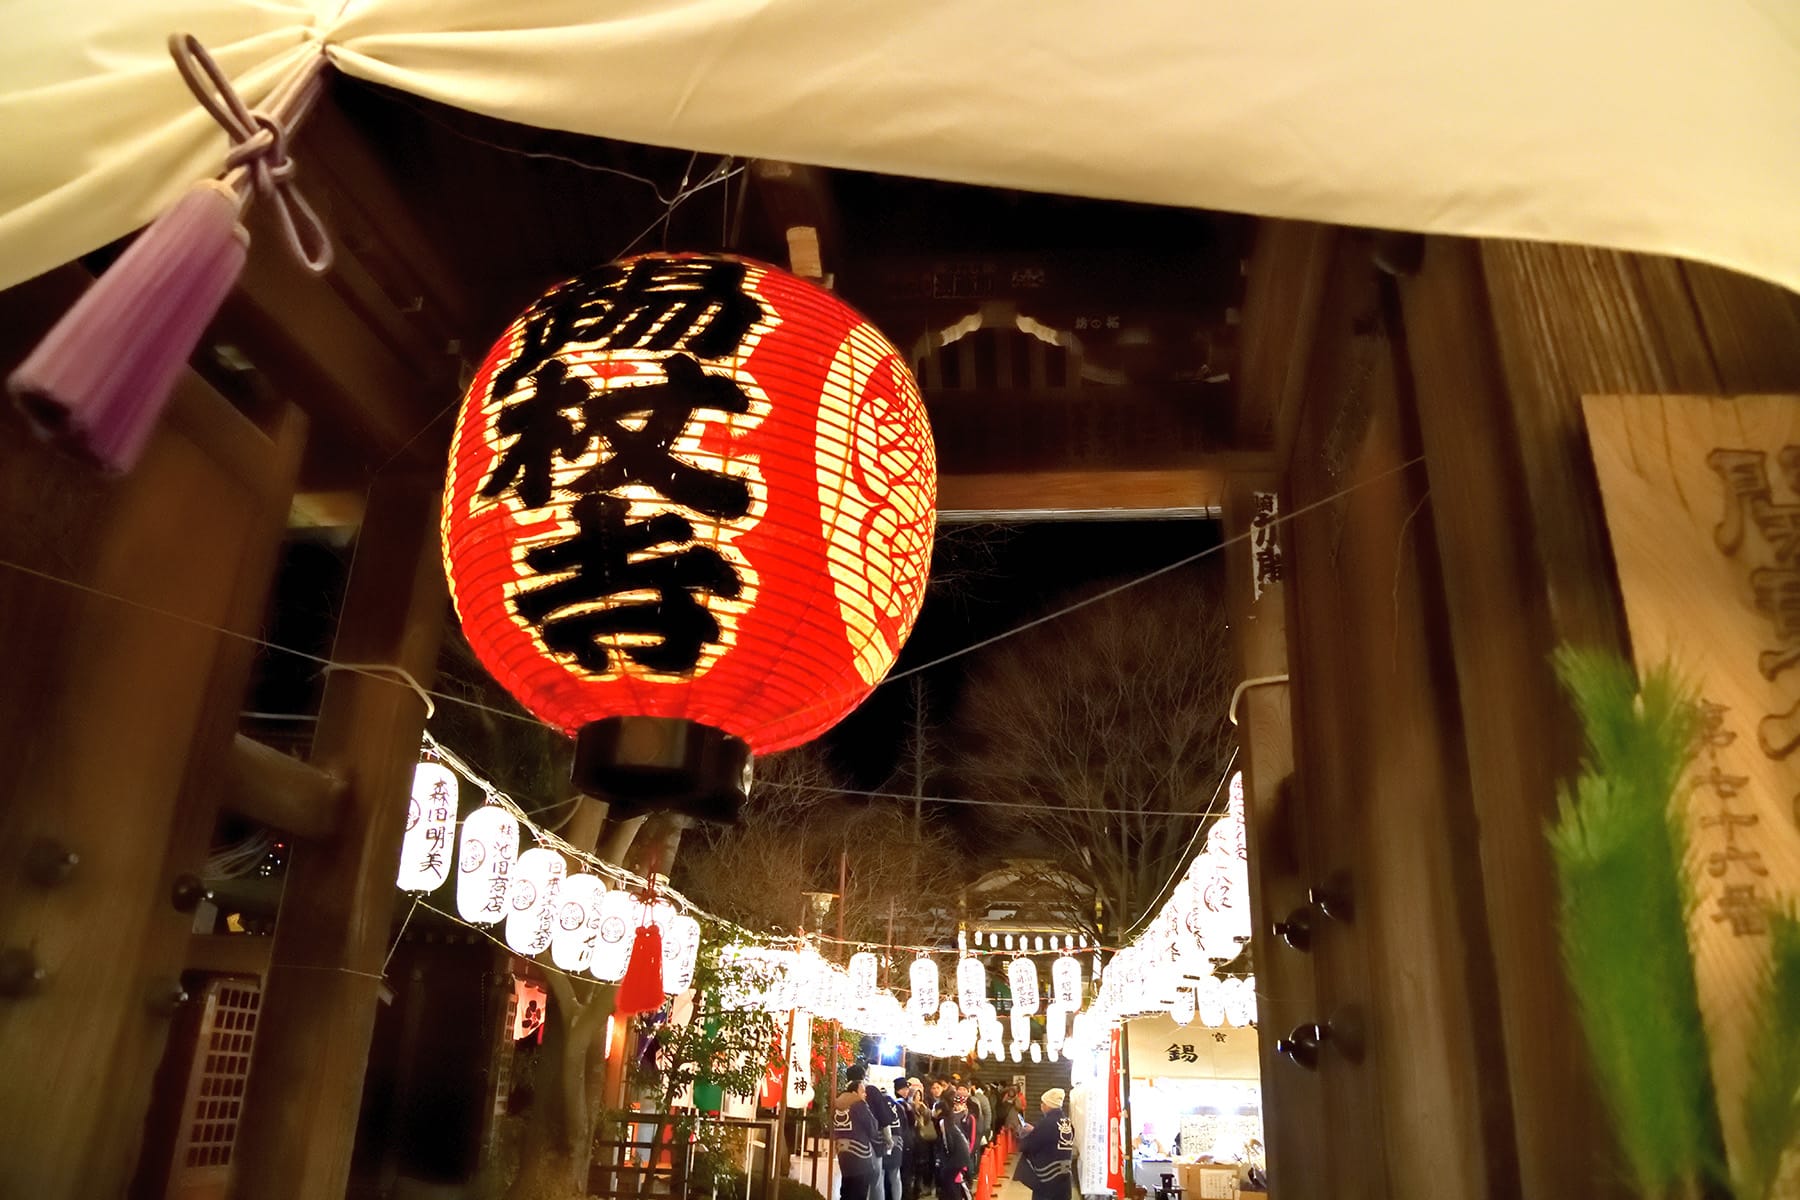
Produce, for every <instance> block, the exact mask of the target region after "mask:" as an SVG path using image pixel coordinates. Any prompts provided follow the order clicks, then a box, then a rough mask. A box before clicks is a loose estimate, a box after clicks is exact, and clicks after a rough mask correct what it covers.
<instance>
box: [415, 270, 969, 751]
mask: <svg viewBox="0 0 1800 1200" xmlns="http://www.w3.org/2000/svg"><path fill="white" fill-rule="evenodd" d="M450 453H451V458H450V471H449V477H448V479H447V481H446V488H445V504H444V519H443V537H444V564H445V570H446V573H447V575H448V577H449V581H450V590H451V595H452V597H453V598H454V599H455V602H456V609H457V613H458V614H459V616H460V617H461V619H462V623H463V628H464V631H465V632H466V633H467V635H468V638H469V643H470V645H472V646H473V647H474V649H475V652H476V654H477V655H478V656H479V657H480V659H481V661H482V663H483V664H484V665H485V666H486V667H487V669H488V670H489V671H490V672H491V673H492V674H493V676H494V678H495V679H497V680H498V681H499V682H500V683H501V684H502V685H503V686H505V687H506V688H507V690H508V691H510V692H511V693H512V694H513V695H514V696H516V697H517V698H518V699H519V700H520V702H521V703H523V704H524V705H525V706H526V707H527V708H529V709H531V711H532V712H534V713H536V714H537V715H538V716H539V717H541V718H542V719H543V720H544V721H546V722H548V723H550V724H552V725H555V726H557V727H559V728H561V729H564V730H566V731H568V732H570V733H573V732H575V731H576V730H578V729H579V728H580V727H581V726H583V725H585V724H587V723H589V722H592V721H597V720H601V719H604V718H607V717H618V716H648V717H673V718H686V719H688V720H692V721H697V722H699V723H701V724H703V725H708V726H711V727H713V728H715V729H719V730H723V731H724V732H726V733H728V734H732V735H734V736H736V737H738V738H741V739H743V740H744V741H745V742H747V743H748V744H749V746H750V748H751V750H752V751H753V752H755V753H758V754H763V753H768V752H770V751H774V750H781V749H783V748H785V747H788V746H793V745H796V744H798V743H800V742H804V741H806V740H808V739H810V738H812V737H814V736H816V735H817V734H819V733H821V732H823V731H824V730H826V729H828V728H829V727H830V726H832V725H833V724H835V723H836V722H837V720H838V719H839V718H840V717H842V716H843V715H844V714H845V713H847V712H848V711H850V710H851V709H852V708H854V707H855V706H856V705H857V704H858V703H859V702H861V700H862V699H863V697H864V696H866V695H867V694H868V693H869V691H870V690H871V689H872V688H873V687H874V686H875V684H876V683H878V682H879V681H880V680H881V678H882V677H883V676H884V675H885V674H886V673H887V671H888V669H889V668H890V667H891V666H892V665H893V662H894V658H895V656H896V655H898V653H899V651H900V647H901V645H902V644H903V643H904V642H905V640H906V637H907V635H908V634H909V633H910V632H911V630H912V625H913V621H914V619H915V618H916V617H917V616H918V613H919V607H920V605H921V604H922V603H923V601H924V596H925V582H926V573H927V570H928V568H929V566H930V560H931V544H932V533H933V528H934V525H935V516H936V513H935V510H936V492H937V466H936V453H935V450H934V448H933V445H932V441H931V429H930V426H929V424H928V423H927V421H926V417H925V408H924V405H923V403H922V401H921V399H920V396H919V389H918V385H917V384H916V383H915V382H914V380H913V378H912V375H911V373H910V371H909V370H908V369H907V364H906V362H905V360H904V358H903V356H902V355H901V354H900V353H899V352H898V351H897V350H895V349H894V347H893V346H892V345H890V344H889V343H888V342H887V341H886V340H885V339H884V338H883V337H882V336H881V334H880V333H879V332H877V331H876V330H875V328H874V327H873V326H871V325H870V324H869V323H868V322H867V321H866V320H865V319H864V318H863V317H862V316H860V315H859V314H858V313H856V312H855V311H854V310H852V309H851V308H849V307H848V306H847V305H845V304H844V303H843V302H842V301H840V300H838V299H837V297H835V296H833V295H832V294H831V293H829V292H827V291H825V290H824V289H822V288H819V287H817V286H815V285H813V284H811V283H807V282H806V281H804V280H801V279H798V278H796V277H794V276H792V275H789V274H788V273H786V272H784V271H781V270H778V269H777V268H774V267H770V266H766V265H763V264H761V263H754V262H749V261H746V260H743V259H737V258H728V257H723V256H714V255H671V254H651V255H644V256H640V257H638V258H633V259H627V260H625V261H624V262H621V263H615V264H613V265H611V266H608V267H603V268H600V269H598V270H596V271H592V272H589V273H588V274H586V275H583V276H581V277H579V278H577V279H573V280H570V281H569V282H567V283H564V284H562V285H560V286H559V287H557V288H555V289H552V290H551V291H550V292H549V293H548V294H546V295H545V296H544V297H543V298H541V299H540V300H539V301H538V302H537V303H536V304H534V305H533V306H532V308H531V309H530V310H529V311H528V312H526V314H525V315H524V316H522V317H520V318H519V320H518V321H516V322H515V323H514V324H513V326H512V328H510V329H509V330H508V331H507V332H506V333H505V334H504V335H503V336H502V337H501V338H500V340H499V342H498V343H497V344H496V345H495V346H494V348H493V349H492V351H490V352H489V354H488V357H487V360H486V361H485V362H484V363H483V364H482V366H481V369H480V371H479V372H478V373H477V374H476V376H475V379H474V382H473V383H472V384H471V386H470V389H469V394H468V396H467V397H466V398H465V399H464V401H463V408H462V412H461V415H460V416H459V417H458V420H457V426H456V432H455V440H454V442H453V444H452V447H451V452H450Z"/></svg>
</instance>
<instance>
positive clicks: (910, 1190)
mask: <svg viewBox="0 0 1800 1200" xmlns="http://www.w3.org/2000/svg"><path fill="white" fill-rule="evenodd" d="M914 1091H915V1088H914V1085H913V1081H912V1080H910V1079H908V1078H907V1077H906V1076H904V1075H902V1076H900V1077H899V1078H898V1079H896V1080H894V1113H895V1115H896V1116H897V1117H899V1119H900V1149H899V1151H898V1158H897V1161H898V1162H899V1164H900V1200H918V1195H919V1122H918V1115H917V1112H916V1110H915V1107H914V1105H913V1092H914ZM889 1178H890V1179H891V1178H892V1175H891V1173H890V1175H889Z"/></svg>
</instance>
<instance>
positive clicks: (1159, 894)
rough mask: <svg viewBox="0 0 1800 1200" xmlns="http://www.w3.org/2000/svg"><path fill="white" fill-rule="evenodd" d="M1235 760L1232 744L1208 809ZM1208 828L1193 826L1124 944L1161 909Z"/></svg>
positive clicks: (1234, 764) (1236, 754)
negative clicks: (1176, 861)
mask: <svg viewBox="0 0 1800 1200" xmlns="http://www.w3.org/2000/svg"><path fill="white" fill-rule="evenodd" d="M1237 760H1238V748H1237V747H1236V746H1233V747H1232V748H1231V758H1230V759H1229V760H1228V761H1227V762H1226V763H1225V771H1224V773H1223V774H1221V775H1220V776H1219V785H1218V786H1217V787H1215V788H1214V789H1213V794H1212V799H1211V800H1209V801H1207V805H1206V807H1207V808H1208V809H1209V810H1210V809H1211V808H1212V806H1213V805H1214V804H1216V803H1217V802H1218V799H1219V793H1220V792H1222V791H1224V790H1225V784H1226V783H1227V782H1228V781H1229V780H1230V779H1231V768H1233V767H1234V766H1236V765H1237ZM1228 807H1229V806H1228ZM1220 815H1221V816H1222V815H1224V814H1223V813H1221V814H1220ZM1210 828H1212V827H1211V826H1210V825H1206V824H1198V825H1195V826H1194V836H1193V837H1191V838H1189V839H1188V844H1187V849H1185V850H1183V851H1182V852H1181V865H1180V866H1178V867H1176V868H1175V873H1174V874H1173V875H1171V876H1169V878H1168V879H1167V880H1166V881H1164V883H1163V885H1162V887H1160V888H1158V889H1157V890H1156V899H1154V900H1152V901H1151V902H1150V903H1149V904H1148V905H1146V906H1145V908H1144V913H1143V916H1140V917H1139V918H1138V919H1137V921H1136V922H1135V923H1134V924H1133V925H1132V927H1131V929H1130V931H1128V932H1127V933H1126V934H1125V943H1126V945H1130V944H1131V942H1132V940H1133V939H1135V938H1136V937H1137V935H1138V933H1139V932H1141V929H1142V926H1143V925H1144V923H1145V922H1146V921H1149V920H1153V919H1154V918H1155V917H1156V915H1157V914H1158V913H1159V912H1160V911H1161V908H1162V902H1163V900H1164V898H1165V897H1167V896H1168V894H1169V890H1170V889H1171V888H1173V887H1174V886H1175V884H1176V882H1177V881H1178V880H1180V878H1181V877H1182V876H1183V875H1186V874H1187V873H1188V868H1190V867H1192V866H1193V865H1194V864H1193V858H1192V855H1193V853H1194V843H1195V842H1198V841H1199V840H1200V835H1201V834H1202V833H1204V832H1205V831H1206V830H1208V829H1210Z"/></svg>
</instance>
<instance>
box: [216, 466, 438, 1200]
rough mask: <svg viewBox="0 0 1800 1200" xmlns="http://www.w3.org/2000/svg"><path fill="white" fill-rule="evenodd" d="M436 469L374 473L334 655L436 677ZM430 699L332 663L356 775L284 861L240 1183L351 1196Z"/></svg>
mask: <svg viewBox="0 0 1800 1200" xmlns="http://www.w3.org/2000/svg"><path fill="white" fill-rule="evenodd" d="M437 523H438V487H437V484H436V480H430V481H424V480H419V479H408V478H399V479H384V480H380V481H378V482H377V483H376V485H375V488H374V491H373V494H372V495H371V497H370V503H369V512H368V517H367V520H366V522H365V524H364V526H363V529H362V533H361V535H360V537H359V538H358V541H357V547H356V556H355V559H354V561H353V563H352V566H351V571H350V582H349V587H348V591H347V593H346V596H345V600H344V611H343V616H342V618H341V620H340V622H339V626H338V636H337V641H336V644H335V646H334V647H333V651H332V657H333V659H334V661H337V662H345V663H380V664H391V665H392V666H395V667H398V668H400V669H402V670H404V671H406V672H408V673H409V674H410V675H411V676H412V677H413V678H414V679H416V680H418V681H419V683H420V684H421V685H425V686H429V683H430V680H431V678H432V675H433V668H434V665H435V663H436V660H437V651H438V644H439V640H440V638H441V636H442V632H443V621H444V616H445V611H446V607H447V605H446V603H445V596H444V582H443V575H442V571H441V568H440V566H439V558H438V548H437ZM424 720H425V707H424V703H423V701H422V700H421V698H420V697H419V696H418V695H417V694H415V693H414V692H413V690H412V689H411V688H410V687H408V686H406V685H405V684H404V683H400V682H398V681H396V680H393V679H387V678H379V677H375V676H371V675H366V674H360V673H357V672H352V671H343V670H340V671H336V672H334V673H333V674H332V676H331V679H330V681H329V682H328V683H327V685H326V689H325V698H324V702H323V705H322V706H321V709H320V713H319V727H318V733H317V735H316V738H315V741H314V744H313V757H314V759H315V761H316V762H317V763H318V764H319V765H321V766H322V767H324V768H325V769H326V770H329V771H331V772H333V773H335V774H338V775H340V776H342V777H343V778H344V779H345V780H346V781H347V783H348V791H347V794H346V797H345V802H344V807H343V810H342V814H341V818H340V820H339V822H338V826H337V828H336V830H335V831H334V832H333V834H332V835H331V836H330V837H328V838H326V839H322V840H318V841H299V842H297V843H296V845H295V849H294V856H293V859H292V861H291V865H290V866H289V868H288V879H287V888H286V893H285V895H284V897H283V900H282V906H281V917H280V922H279V924H278V925H277V927H276V934H275V948H274V952H273V961H272V962H271V964H270V970H269V978H268V984H267V991H266V997H267V998H266V1000H265V1001H264V1007H263V1016H262V1024H261V1028H260V1029H259V1030H258V1034H257V1045H256V1056H255V1059H254V1061H253V1062H252V1064H251V1072H250V1086H249V1092H248V1096H247V1098H246V1104H245V1117H244V1126H243V1129H242V1131H241V1133H240V1135H239V1142H238V1169H237V1175H236V1178H235V1180H234V1183H233V1194H234V1195H237V1196H242V1197H246V1198H247V1200H248V1198H254V1200H279V1198H280V1197H294V1198H295V1200H303V1198H309V1197H317V1196H341V1195H343V1194H344V1189H345V1186H346V1184H347V1183H348V1181H349V1176H350V1158H351V1151H352V1149H353V1148H354V1145H355V1141H356V1123H357V1114H358V1108H359V1101H360V1099H361V1096H362V1083H363V1072H364V1067H365V1065H366V1060H367V1057H368V1051H369V1039H370V1035H371V1033H372V1031H373V1028H374V1023H375V1005H376V1003H377V992H378V989H379V987H380V985H381V971H382V968H383V961H384V959H385V957H386V955H387V950H388V939H389V937H390V936H391V932H392V931H391V929H390V925H391V923H392V919H393V913H394V907H395V898H396V895H397V893H396V892H395V890H394V869H395V864H396V862H397V861H398V859H399V851H400V842H401V838H402V834H403V826H404V822H405V816H406V804H405V796H406V789H407V785H408V782H409V781H410V779H411V777H412V772H413V768H414V767H415V765H416V764H417V763H418V757H419V736H420V732H421V731H422V729H423V727H424Z"/></svg>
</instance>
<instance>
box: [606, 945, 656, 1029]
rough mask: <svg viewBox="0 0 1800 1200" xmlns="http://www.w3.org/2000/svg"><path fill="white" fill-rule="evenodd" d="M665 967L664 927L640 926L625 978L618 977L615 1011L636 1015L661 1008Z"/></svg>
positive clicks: (617, 1014) (624, 1015)
mask: <svg viewBox="0 0 1800 1200" xmlns="http://www.w3.org/2000/svg"><path fill="white" fill-rule="evenodd" d="M662 968H663V946H662V930H660V929H658V928H657V927H656V926H655V925H640V926H638V931H637V937H636V938H635V939H634V940H633V941H632V943H631V959H630V961H629V962H627V963H626V964H625V978H623V979H621V980H619V995H618V998H617V1000H616V1001H615V1002H614V1004H613V1014H614V1015H615V1016H620V1017H633V1016H636V1015H637V1014H638V1013H647V1012H655V1011H656V1010H657V1009H659V1008H661V1007H662V1006H663V978H662Z"/></svg>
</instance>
